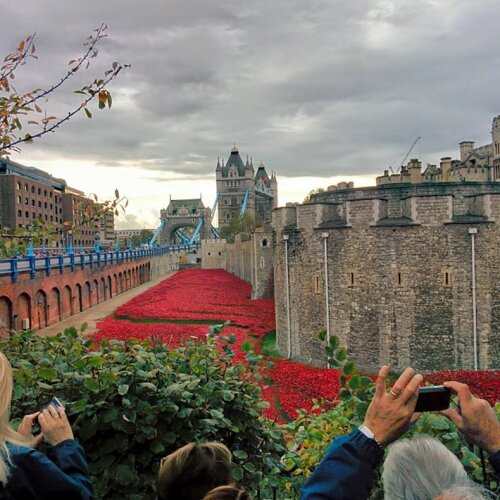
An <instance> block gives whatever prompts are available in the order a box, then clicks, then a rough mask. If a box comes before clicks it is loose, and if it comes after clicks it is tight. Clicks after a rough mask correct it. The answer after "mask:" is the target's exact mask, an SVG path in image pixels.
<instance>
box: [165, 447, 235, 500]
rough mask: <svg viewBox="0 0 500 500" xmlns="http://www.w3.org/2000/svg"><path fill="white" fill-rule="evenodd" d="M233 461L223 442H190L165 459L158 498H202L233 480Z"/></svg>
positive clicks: (186, 499) (187, 499)
mask: <svg viewBox="0 0 500 500" xmlns="http://www.w3.org/2000/svg"><path fill="white" fill-rule="evenodd" d="M231 465H232V462H231V452H230V451H229V449H228V448H227V447H226V446H225V445H223V444H222V443H201V444H196V443H189V444H187V445H185V446H183V447H182V448H179V449H178V450H177V451H175V452H174V453H171V454H170V455H168V456H167V457H165V458H164V459H163V460H162V462H161V465H160V471H159V473H158V481H157V493H158V498H161V499H162V500H173V499H179V498H182V499H183V500H200V498H203V497H204V495H206V494H207V493H208V492H209V491H210V490H212V489H213V488H216V487H217V486H222V485H227V484H230V483H231V481H232V479H231Z"/></svg>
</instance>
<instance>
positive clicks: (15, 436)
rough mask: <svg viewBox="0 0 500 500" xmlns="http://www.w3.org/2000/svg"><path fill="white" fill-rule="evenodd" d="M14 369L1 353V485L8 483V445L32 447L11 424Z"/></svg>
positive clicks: (30, 442)
mask: <svg viewBox="0 0 500 500" xmlns="http://www.w3.org/2000/svg"><path fill="white" fill-rule="evenodd" d="M13 386H14V381H13V379H12V367H11V366H10V363H9V360H8V359H7V357H6V356H5V354H4V353H3V352H0V483H3V484H5V483H7V478H8V475H9V465H10V454H9V450H8V448H7V443H12V444H17V445H24V446H30V445H31V444H32V441H30V440H28V439H27V438H25V437H24V436H22V435H21V434H19V433H18V432H16V431H15V430H14V429H12V427H11V426H10V424H9V420H10V404H11V401H12V389H13Z"/></svg>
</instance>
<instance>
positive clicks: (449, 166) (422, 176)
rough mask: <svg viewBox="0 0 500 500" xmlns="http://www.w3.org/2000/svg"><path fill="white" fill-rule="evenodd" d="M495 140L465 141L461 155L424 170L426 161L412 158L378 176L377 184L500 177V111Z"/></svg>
mask: <svg viewBox="0 0 500 500" xmlns="http://www.w3.org/2000/svg"><path fill="white" fill-rule="evenodd" d="M491 139H492V141H491V144H486V145H484V146H480V147H477V148H476V147H475V143H474V141H462V142H461V143H460V144H459V146H460V159H459V160H453V159H452V158H450V157H448V156H447V157H444V158H441V162H440V165H439V167H438V166H437V165H431V164H428V165H427V167H426V169H425V170H424V171H423V172H422V164H421V163H420V162H419V161H418V160H417V159H412V160H410V162H409V163H408V165H405V166H403V167H402V168H401V171H400V172H397V173H393V174H389V171H388V170H385V171H384V175H382V176H380V177H377V186H381V185H384V184H401V183H411V184H418V183H421V182H471V181H472V182H473V181H478V182H484V181H500V115H499V116H496V117H495V118H493V124H492V127H491Z"/></svg>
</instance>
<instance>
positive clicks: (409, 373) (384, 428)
mask: <svg viewBox="0 0 500 500" xmlns="http://www.w3.org/2000/svg"><path fill="white" fill-rule="evenodd" d="M388 374H389V367H388V366H386V365H384V366H382V368H381V369H380V372H379V374H378V378H377V381H376V383H375V386H376V389H375V396H374V397H373V399H372V402H371V403H370V406H369V407H368V410H367V411H366V415H365V421H364V425H366V426H367V427H368V429H370V430H371V431H372V432H373V434H374V436H375V439H376V440H377V442H378V443H379V444H380V445H381V446H387V445H388V444H390V443H392V442H393V441H395V440H396V439H398V438H399V436H401V435H402V434H404V433H405V432H406V431H407V430H408V429H409V428H410V425H411V424H412V423H413V422H415V421H416V420H417V419H418V417H419V416H420V415H419V414H418V413H415V414H414V410H415V405H416V404H417V397H418V390H419V385H420V383H421V382H422V380H423V377H422V375H420V374H418V375H416V374H415V370H414V369H413V368H407V369H406V370H405V371H404V372H403V373H402V374H401V376H400V377H399V378H398V380H397V381H396V383H395V384H394V386H393V387H392V389H391V391H390V392H387V389H386V381H387V375H388Z"/></svg>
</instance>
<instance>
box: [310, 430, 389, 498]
mask: <svg viewBox="0 0 500 500" xmlns="http://www.w3.org/2000/svg"><path fill="white" fill-rule="evenodd" d="M383 455H384V452H383V450H382V449H381V448H380V446H379V445H378V444H377V443H376V442H375V441H374V440H373V439H369V438H368V437H366V436H365V435H364V434H363V433H362V432H360V431H358V430H355V431H353V432H351V433H350V434H347V435H345V436H340V437H337V438H335V439H334V440H333V443H332V444H331V445H330V448H328V451H327V452H326V454H325V456H324V458H323V460H322V461H321V462H320V464H319V465H318V466H317V467H316V469H315V470H314V472H313V473H312V475H311V477H310V478H309V479H308V480H307V482H306V483H305V484H304V486H303V488H302V492H301V496H300V498H301V500H342V499H349V500H351V499H352V500H358V499H366V498H368V497H369V496H370V488H371V486H372V483H373V481H374V479H375V469H376V468H377V465H378V464H379V463H380V462H381V460H382V457H383Z"/></svg>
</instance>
